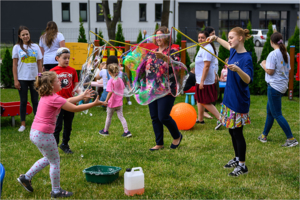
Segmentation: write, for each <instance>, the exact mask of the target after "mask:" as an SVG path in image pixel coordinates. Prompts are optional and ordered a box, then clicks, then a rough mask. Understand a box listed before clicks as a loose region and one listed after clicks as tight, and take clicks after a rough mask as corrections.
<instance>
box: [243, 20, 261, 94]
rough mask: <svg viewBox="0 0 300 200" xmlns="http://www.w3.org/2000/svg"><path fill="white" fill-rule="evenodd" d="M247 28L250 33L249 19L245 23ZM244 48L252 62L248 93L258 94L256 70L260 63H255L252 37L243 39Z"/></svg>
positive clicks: (257, 70)
mask: <svg viewBox="0 0 300 200" xmlns="http://www.w3.org/2000/svg"><path fill="white" fill-rule="evenodd" d="M247 29H248V30H249V31H250V34H251V35H252V25H251V22H250V21H249V23H248V25H247ZM245 49H246V50H247V51H248V52H251V56H252V62H253V71H254V74H253V82H252V83H251V84H250V85H249V89H250V93H251V94H258V93H257V91H258V89H259V88H258V87H257V83H258V80H259V79H258V72H259V71H260V70H262V69H261V67H260V65H259V64H257V56H256V52H255V48H254V42H253V38H249V39H248V40H246V41H245Z"/></svg>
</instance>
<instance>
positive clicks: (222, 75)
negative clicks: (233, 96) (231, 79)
mask: <svg viewBox="0 0 300 200" xmlns="http://www.w3.org/2000/svg"><path fill="white" fill-rule="evenodd" d="M225 62H226V63H228V58H226V60H225ZM227 73H228V69H227V65H224V67H223V69H222V71H221V78H220V81H221V82H226V81H227Z"/></svg>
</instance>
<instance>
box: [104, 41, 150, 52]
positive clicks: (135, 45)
mask: <svg viewBox="0 0 300 200" xmlns="http://www.w3.org/2000/svg"><path fill="white" fill-rule="evenodd" d="M109 41H112V42H117V43H120V44H126V45H129V46H134V47H139V48H141V49H145V50H147V51H150V52H152V53H156V52H155V51H152V50H150V49H147V48H144V47H140V46H136V45H134V44H130V43H127V42H120V41H116V40H109Z"/></svg>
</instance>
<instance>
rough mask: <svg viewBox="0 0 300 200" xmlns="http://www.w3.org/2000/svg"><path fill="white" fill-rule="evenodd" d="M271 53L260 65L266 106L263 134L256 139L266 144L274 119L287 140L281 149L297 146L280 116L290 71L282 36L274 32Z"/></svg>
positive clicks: (287, 125) (289, 129) (286, 123)
mask: <svg viewBox="0 0 300 200" xmlns="http://www.w3.org/2000/svg"><path fill="white" fill-rule="evenodd" d="M271 46H272V47H273V49H274V51H272V52H271V53H270V54H269V55H268V57H267V61H265V60H264V61H263V62H262V63H261V65H262V67H263V69H264V70H265V71H266V75H265V80H266V82H267V83H268V104H267V119H266V123H265V128H264V131H263V133H262V134H261V135H260V136H259V137H258V140H260V141H261V142H267V136H268V134H269V132H270V130H271V128H272V126H273V122H274V119H276V121H277V122H278V124H279V126H280V127H281V128H282V130H283V131H284V133H285V135H286V137H287V140H286V142H285V144H283V145H282V146H283V147H293V146H296V145H298V141H297V140H296V139H295V138H294V136H293V134H292V131H291V128H290V126H289V124H288V122H287V121H286V119H285V118H284V117H283V116H282V112H281V97H282V96H283V95H284V94H285V93H286V90H287V89H288V82H289V71H290V69H291V68H290V62H289V61H290V58H289V57H290V56H289V54H288V53H287V51H286V48H285V46H284V43H283V41H282V35H281V34H280V33H279V32H275V33H273V34H272V35H271Z"/></svg>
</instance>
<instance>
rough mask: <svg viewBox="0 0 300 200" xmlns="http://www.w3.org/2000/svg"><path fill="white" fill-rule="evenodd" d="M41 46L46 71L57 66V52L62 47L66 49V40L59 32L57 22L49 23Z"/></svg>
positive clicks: (40, 43) (42, 37) (41, 39)
mask: <svg viewBox="0 0 300 200" xmlns="http://www.w3.org/2000/svg"><path fill="white" fill-rule="evenodd" d="M39 46H40V48H41V51H42V54H43V56H44V59H43V64H44V68H45V70H46V71H49V70H50V69H52V68H53V67H56V66H57V63H58V62H57V61H56V60H55V56H56V51H57V49H59V48H60V47H65V38H64V36H63V34H62V33H59V32H58V30H57V25H56V23H55V22H53V21H50V22H48V23H47V27H46V31H45V33H44V34H43V35H42V36H41V38H40V42H39Z"/></svg>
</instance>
